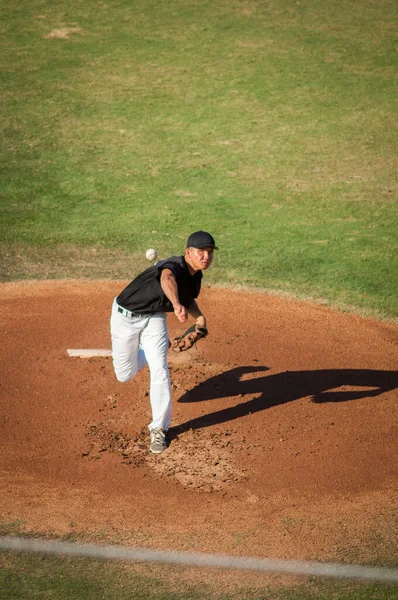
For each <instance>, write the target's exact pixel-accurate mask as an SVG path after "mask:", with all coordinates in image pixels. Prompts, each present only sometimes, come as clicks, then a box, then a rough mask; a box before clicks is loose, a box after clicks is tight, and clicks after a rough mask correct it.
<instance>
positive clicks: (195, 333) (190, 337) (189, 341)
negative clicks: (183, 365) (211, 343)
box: [171, 325, 209, 352]
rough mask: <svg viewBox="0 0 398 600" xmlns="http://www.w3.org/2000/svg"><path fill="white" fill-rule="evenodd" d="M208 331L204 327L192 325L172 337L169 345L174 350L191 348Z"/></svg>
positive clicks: (179, 350) (181, 350)
mask: <svg viewBox="0 0 398 600" xmlns="http://www.w3.org/2000/svg"><path fill="white" fill-rule="evenodd" d="M208 333H209V332H208V331H207V329H206V327H198V325H192V326H191V327H189V328H188V329H187V330H186V331H184V333H183V334H182V335H178V336H177V337H175V338H174V340H173V343H172V344H171V347H172V349H173V350H174V352H185V350H189V349H190V348H192V346H194V345H195V344H196V342H198V341H199V340H200V339H202V338H205V337H206V336H207V335H208Z"/></svg>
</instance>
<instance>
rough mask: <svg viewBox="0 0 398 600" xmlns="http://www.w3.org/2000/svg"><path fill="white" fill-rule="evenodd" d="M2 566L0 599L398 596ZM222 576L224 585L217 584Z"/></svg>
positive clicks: (335, 586)
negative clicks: (232, 588)
mask: <svg viewBox="0 0 398 600" xmlns="http://www.w3.org/2000/svg"><path fill="white" fill-rule="evenodd" d="M0 565H1V566H2V568H1V571H0V600H35V599H36V598H37V599H42V598H46V599H48V600H72V599H73V600H99V599H101V598H106V599H107V600H395V598H396V591H397V587H396V586H394V585H388V584H377V583H358V582H352V581H344V582H343V581H335V580H333V579H332V580H325V579H319V578H302V579H301V580H300V581H299V582H297V580H296V581H295V582H294V583H292V582H291V583H289V581H288V580H286V578H285V580H282V583H280V581H279V579H278V577H277V576H275V577H274V578H273V579H272V577H271V580H270V579H269V578H268V580H267V579H265V578H264V579H263V584H262V585H261V577H262V576H261V575H258V576H257V577H256V578H254V579H253V577H252V578H251V582H252V584H251V586H250V583H247V579H246V573H244V572H242V573H241V575H240V581H241V584H240V585H236V586H232V585H228V584H226V583H225V577H226V575H225V573H222V572H220V571H214V572H210V573H209V571H207V572H203V571H202V572H201V571H199V572H196V573H193V572H192V570H188V569H186V568H184V567H173V566H156V565H155V566H153V567H151V566H141V567H140V566H138V567H137V566H135V567H134V565H133V566H132V565H128V564H126V563H113V562H107V563H104V562H102V561H94V560H88V559H76V558H69V557H62V558H60V557H49V556H41V555H29V554H19V553H4V554H0ZM217 576H218V578H219V579H220V580H221V581H222V582H224V589H223V586H222V585H221V586H220V585H218V586H216V585H215V584H214V579H215V578H216V577H217ZM209 581H210V583H209ZM253 581H254V584H253ZM211 582H212V583H211ZM249 582H250V578H249ZM231 587H235V589H234V590H231V589H228V588H231ZM217 588H221V589H217ZM225 588H227V589H225Z"/></svg>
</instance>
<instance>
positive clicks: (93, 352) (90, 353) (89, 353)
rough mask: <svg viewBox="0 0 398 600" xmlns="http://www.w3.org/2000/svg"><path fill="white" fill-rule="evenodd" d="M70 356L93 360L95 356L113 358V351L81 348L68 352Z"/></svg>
mask: <svg viewBox="0 0 398 600" xmlns="http://www.w3.org/2000/svg"><path fill="white" fill-rule="evenodd" d="M67 353H68V355H69V356H79V357H80V358H93V357H94V356H112V350H104V349H101V348H80V349H73V348H69V349H68V350H67Z"/></svg>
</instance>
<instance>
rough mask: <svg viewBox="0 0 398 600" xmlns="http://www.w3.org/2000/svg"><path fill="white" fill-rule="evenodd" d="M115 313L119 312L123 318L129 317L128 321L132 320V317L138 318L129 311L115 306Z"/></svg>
mask: <svg viewBox="0 0 398 600" xmlns="http://www.w3.org/2000/svg"><path fill="white" fill-rule="evenodd" d="M117 312H119V313H120V314H121V315H123V316H124V317H130V319H132V318H133V317H134V316H137V317H138V316H139V315H136V314H135V313H133V312H131V310H127V308H122V307H121V306H119V305H118V306H117Z"/></svg>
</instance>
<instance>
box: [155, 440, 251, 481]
mask: <svg viewBox="0 0 398 600" xmlns="http://www.w3.org/2000/svg"><path fill="white" fill-rule="evenodd" d="M229 437H230V434H229V433H228V432H226V433H213V434H209V433H208V432H207V431H202V430H193V429H190V430H188V431H185V432H183V433H181V434H177V436H176V438H175V439H174V440H171V443H170V446H169V448H168V449H167V450H166V451H165V452H163V453H162V454H161V455H160V456H153V455H150V456H148V458H147V464H148V465H149V466H150V467H151V468H152V469H153V470H154V471H155V472H156V473H158V474H159V475H161V476H164V477H175V478H176V479H177V480H178V481H179V482H180V483H181V484H182V485H183V486H184V487H185V488H190V489H194V490H200V491H202V492H214V491H219V490H222V489H223V488H225V487H226V486H227V485H228V484H230V483H236V482H238V481H241V480H243V479H245V478H246V477H245V473H244V472H243V471H242V470H238V469H237V468H236V466H235V465H234V463H233V461H232V459H231V456H230V452H229V448H228V447H229V445H230V439H229ZM177 442H178V443H177Z"/></svg>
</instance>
